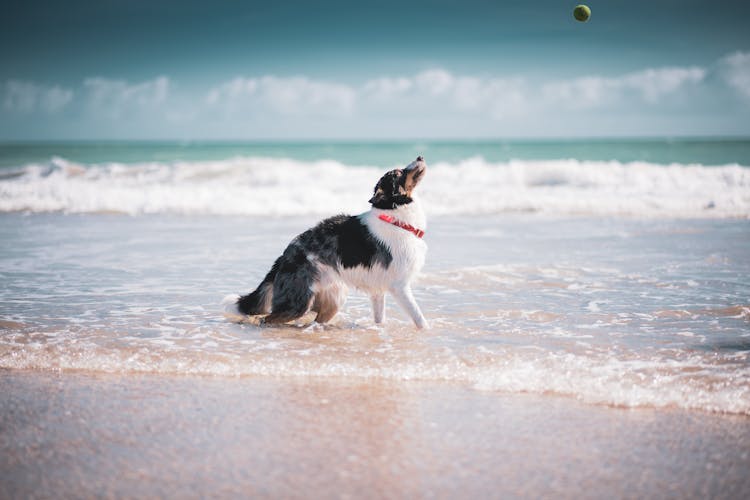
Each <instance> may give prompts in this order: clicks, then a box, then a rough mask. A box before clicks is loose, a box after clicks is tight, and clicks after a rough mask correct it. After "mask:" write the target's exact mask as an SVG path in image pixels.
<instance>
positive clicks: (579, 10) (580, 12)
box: [573, 5, 591, 23]
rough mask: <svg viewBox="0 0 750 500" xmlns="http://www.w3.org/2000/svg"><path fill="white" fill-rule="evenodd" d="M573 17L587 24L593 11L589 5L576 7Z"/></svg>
mask: <svg viewBox="0 0 750 500" xmlns="http://www.w3.org/2000/svg"><path fill="white" fill-rule="evenodd" d="M573 17H575V18H576V20H577V21H581V22H582V23H585V22H586V21H588V20H589V17H591V9H589V8H588V6H587V5H576V8H575V9H573Z"/></svg>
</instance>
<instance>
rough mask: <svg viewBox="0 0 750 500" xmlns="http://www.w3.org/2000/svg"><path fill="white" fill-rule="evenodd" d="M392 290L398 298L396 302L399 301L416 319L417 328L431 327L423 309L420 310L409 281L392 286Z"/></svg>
mask: <svg viewBox="0 0 750 500" xmlns="http://www.w3.org/2000/svg"><path fill="white" fill-rule="evenodd" d="M390 290H391V293H392V294H393V296H394V297H395V298H396V302H398V303H399V305H400V306H401V307H403V308H404V310H405V311H406V312H407V313H408V314H409V316H411V319H412V320H414V324H415V325H417V328H420V329H421V328H429V327H430V325H429V324H427V320H426V319H424V316H423V315H422V311H420V310H419V306H418V305H417V301H416V300H414V295H413V294H412V293H411V286H409V284H408V283H406V284H401V285H395V286H393V287H391V289H390Z"/></svg>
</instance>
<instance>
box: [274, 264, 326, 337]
mask: <svg viewBox="0 0 750 500" xmlns="http://www.w3.org/2000/svg"><path fill="white" fill-rule="evenodd" d="M300 253H301V252H300ZM284 257H285V258H286V259H285V260H284V261H283V262H282V263H281V265H280V266H279V271H278V273H277V274H276V277H275V279H274V281H273V297H272V299H271V314H269V315H268V316H266V317H265V318H263V323H267V324H275V323H286V322H288V321H294V320H295V319H298V318H301V317H302V316H304V315H305V314H307V313H308V312H309V311H310V308H311V307H312V304H313V299H314V298H315V295H314V293H313V290H312V286H313V284H314V282H315V280H316V279H317V276H318V273H317V270H316V269H315V268H314V267H313V265H312V264H311V263H310V262H309V261H308V260H307V259H306V257H305V256H304V255H297V254H292V255H289V256H288V255H287V254H286V252H285V254H284Z"/></svg>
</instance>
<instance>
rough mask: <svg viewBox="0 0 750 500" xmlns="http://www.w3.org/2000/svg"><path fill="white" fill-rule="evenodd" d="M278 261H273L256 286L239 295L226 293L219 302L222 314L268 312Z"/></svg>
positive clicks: (240, 314)
mask: <svg viewBox="0 0 750 500" xmlns="http://www.w3.org/2000/svg"><path fill="white" fill-rule="evenodd" d="M278 267H279V262H278V260H277V261H276V262H275V263H274V265H273V267H272V268H271V270H270V271H268V274H266V277H265V278H263V281H261V282H260V285H258V288H256V289H255V290H253V291H252V292H250V293H248V294H247V295H243V296H242V297H240V296H239V295H227V296H226V297H224V300H223V301H222V302H221V304H222V306H223V307H224V314H225V315H226V316H228V317H234V316H240V317H241V316H257V315H260V314H269V313H270V312H271V301H272V300H273V280H274V279H276V273H277V272H278Z"/></svg>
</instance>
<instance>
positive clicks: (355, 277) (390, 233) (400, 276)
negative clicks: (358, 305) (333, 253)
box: [339, 200, 427, 293]
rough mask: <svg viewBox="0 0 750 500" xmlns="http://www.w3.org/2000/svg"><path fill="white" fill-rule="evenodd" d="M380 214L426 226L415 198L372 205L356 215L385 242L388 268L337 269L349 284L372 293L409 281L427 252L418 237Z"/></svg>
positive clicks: (422, 263)
mask: <svg viewBox="0 0 750 500" xmlns="http://www.w3.org/2000/svg"><path fill="white" fill-rule="evenodd" d="M381 214H387V215H390V216H392V217H395V218H396V219H398V220H400V221H402V222H406V223H407V224H410V225H412V226H414V227H416V228H419V229H422V230H424V229H425V226H426V220H425V216H424V212H423V211H422V208H421V206H420V204H419V201H417V200H414V201H413V202H412V203H410V204H408V205H403V206H401V207H399V208H397V209H395V210H380V209H377V208H373V209H371V210H370V211H368V212H365V213H363V214H362V215H360V216H359V217H360V219H361V220H362V222H363V223H364V224H365V225H366V226H367V228H368V229H369V230H370V232H371V233H372V235H373V236H375V238H377V239H378V240H379V241H380V242H381V243H382V244H383V245H385V247H386V248H387V249H388V251H389V252H390V254H391V257H392V259H393V260H392V261H391V263H390V265H389V266H388V267H387V268H384V267H382V266H380V265H375V266H373V267H372V268H363V267H356V268H350V269H341V270H339V272H340V274H341V278H342V279H343V280H344V282H346V283H347V284H348V285H350V286H354V287H356V288H359V289H361V290H364V291H367V292H371V293H379V292H381V293H382V292H385V291H387V290H389V289H391V288H393V286H394V285H402V284H408V283H409V282H410V281H411V280H412V278H413V277H414V275H416V274H417V273H418V272H419V271H420V270H421V269H422V266H423V265H424V261H425V255H426V253H427V244H426V243H425V242H424V241H423V240H422V239H421V238H418V237H417V236H416V235H415V234H414V233H412V232H410V231H407V230H405V229H403V228H400V227H398V226H395V225H393V224H390V223H388V222H385V221H383V220H381V219H379V216H380V215H381Z"/></svg>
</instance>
